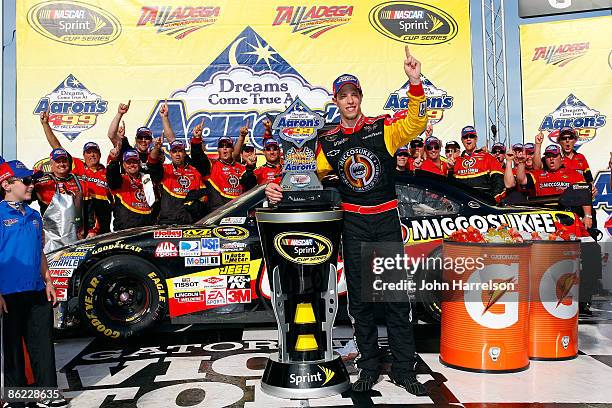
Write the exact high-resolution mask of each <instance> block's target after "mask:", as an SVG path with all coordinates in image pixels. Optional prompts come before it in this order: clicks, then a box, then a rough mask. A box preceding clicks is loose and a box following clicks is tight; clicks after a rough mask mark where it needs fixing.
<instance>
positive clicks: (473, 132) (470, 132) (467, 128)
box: [461, 126, 478, 137]
mask: <svg viewBox="0 0 612 408" xmlns="http://www.w3.org/2000/svg"><path fill="white" fill-rule="evenodd" d="M467 135H476V136H478V133H476V129H474V126H465V127H464V128H463V129H461V137H463V136H467Z"/></svg>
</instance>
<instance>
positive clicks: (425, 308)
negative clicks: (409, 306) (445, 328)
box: [415, 246, 442, 323]
mask: <svg viewBox="0 0 612 408" xmlns="http://www.w3.org/2000/svg"><path fill="white" fill-rule="evenodd" d="M427 257H428V258H441V257H442V246H440V247H438V248H436V249H434V250H433V251H432V252H431V253H430V254H429V255H428V256H427ZM415 277H416V285H417V292H416V299H417V303H418V305H419V306H420V308H419V309H420V311H421V313H420V317H421V319H422V320H423V321H425V322H428V323H439V322H440V321H441V320H442V293H441V292H440V291H434V290H421V289H420V288H421V286H422V283H423V282H427V283H432V282H435V281H437V282H442V269H441V268H437V267H435V268H434V267H432V268H431V269H425V268H420V269H419V270H418V271H417V273H416V275H415Z"/></svg>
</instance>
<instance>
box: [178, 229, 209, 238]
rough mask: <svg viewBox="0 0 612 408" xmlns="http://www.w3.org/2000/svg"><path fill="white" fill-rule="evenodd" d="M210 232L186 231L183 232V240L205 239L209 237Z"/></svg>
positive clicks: (206, 230)
mask: <svg viewBox="0 0 612 408" xmlns="http://www.w3.org/2000/svg"><path fill="white" fill-rule="evenodd" d="M211 234H212V230H210V229H186V230H183V238H201V237H202V238H206V237H211V236H212V235H211Z"/></svg>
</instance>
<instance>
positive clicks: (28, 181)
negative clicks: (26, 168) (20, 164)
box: [9, 176, 34, 187]
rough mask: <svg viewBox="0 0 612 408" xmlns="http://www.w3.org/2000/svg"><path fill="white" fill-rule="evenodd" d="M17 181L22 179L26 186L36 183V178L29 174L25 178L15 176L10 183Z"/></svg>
mask: <svg viewBox="0 0 612 408" xmlns="http://www.w3.org/2000/svg"><path fill="white" fill-rule="evenodd" d="M15 181H21V182H22V183H23V185H24V186H26V187H28V186H31V185H32V184H33V183H34V179H32V177H31V176H27V177H23V178H19V177H13V178H11V179H10V180H9V182H10V183H14V182H15Z"/></svg>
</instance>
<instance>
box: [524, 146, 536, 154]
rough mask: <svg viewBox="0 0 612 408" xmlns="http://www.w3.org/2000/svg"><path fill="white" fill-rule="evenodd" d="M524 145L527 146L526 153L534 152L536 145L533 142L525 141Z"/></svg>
mask: <svg viewBox="0 0 612 408" xmlns="http://www.w3.org/2000/svg"><path fill="white" fill-rule="evenodd" d="M523 147H524V148H525V153H528V154H533V153H534V152H535V145H534V144H533V143H525V144H524V145H523Z"/></svg>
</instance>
